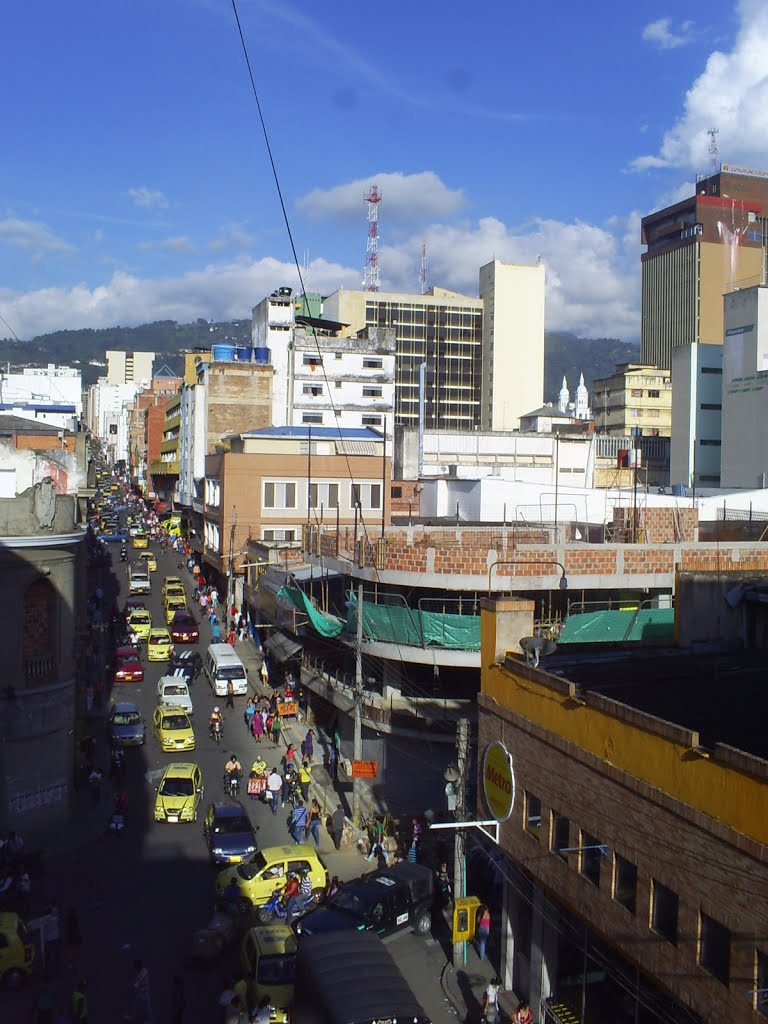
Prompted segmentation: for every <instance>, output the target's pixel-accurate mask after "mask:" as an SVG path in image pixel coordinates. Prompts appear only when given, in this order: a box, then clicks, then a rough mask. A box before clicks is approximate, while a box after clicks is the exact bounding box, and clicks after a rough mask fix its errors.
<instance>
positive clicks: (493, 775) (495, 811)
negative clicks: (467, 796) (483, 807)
mask: <svg viewBox="0 0 768 1024" xmlns="http://www.w3.org/2000/svg"><path fill="white" fill-rule="evenodd" d="M483 792H484V793H485V802H486V804H487V805H488V810H489V811H490V812H491V814H492V815H493V817H494V818H495V819H496V821H498V822H502V821H507V820H508V818H509V816H510V815H511V814H512V808H513V807H514V805H515V772H514V769H513V768H512V755H511V754H510V753H509V751H508V750H507V748H506V747H505V746H504V744H503V743H500V742H499V741H498V740H494V742H493V743H489V744H488V746H487V747H486V750H485V757H484V758H483Z"/></svg>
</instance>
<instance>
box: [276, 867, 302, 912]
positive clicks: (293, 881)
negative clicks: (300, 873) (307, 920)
mask: <svg viewBox="0 0 768 1024" xmlns="http://www.w3.org/2000/svg"><path fill="white" fill-rule="evenodd" d="M298 891H299V880H298V878H297V877H296V875H295V873H294V872H293V871H292V872H291V875H290V877H289V879H288V881H287V882H286V883H285V885H284V886H283V894H282V896H281V897H280V898H281V900H282V904H283V906H284V907H287V906H288V900H289V899H291V897H292V896H295V895H296V894H297V893H298Z"/></svg>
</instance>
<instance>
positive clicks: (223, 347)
mask: <svg viewBox="0 0 768 1024" xmlns="http://www.w3.org/2000/svg"><path fill="white" fill-rule="evenodd" d="M234 358H235V346H234V345H228V344H226V343H224V342H219V343H218V344H216V345H211V359H212V360H213V361H214V363H231V362H232V361H233V359H234Z"/></svg>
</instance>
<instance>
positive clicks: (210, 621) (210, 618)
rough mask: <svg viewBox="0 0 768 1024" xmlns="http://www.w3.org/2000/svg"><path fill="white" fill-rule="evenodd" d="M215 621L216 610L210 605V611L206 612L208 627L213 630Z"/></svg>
mask: <svg viewBox="0 0 768 1024" xmlns="http://www.w3.org/2000/svg"><path fill="white" fill-rule="evenodd" d="M215 621H216V609H215V608H214V606H213V605H211V610H210V611H209V612H208V625H209V626H210V627H211V629H213V624H214V622H215Z"/></svg>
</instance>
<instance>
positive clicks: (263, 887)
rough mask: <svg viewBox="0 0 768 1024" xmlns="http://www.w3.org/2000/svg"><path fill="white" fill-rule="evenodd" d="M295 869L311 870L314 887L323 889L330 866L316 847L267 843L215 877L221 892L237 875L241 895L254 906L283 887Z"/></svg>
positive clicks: (219, 892)
mask: <svg viewBox="0 0 768 1024" xmlns="http://www.w3.org/2000/svg"><path fill="white" fill-rule="evenodd" d="M292 871H295V872H296V873H297V874H301V872H303V871H308V872H309V877H310V880H311V882H312V891H313V892H315V890H320V891H321V892H324V891H325V889H326V886H327V885H328V870H327V868H326V866H325V864H324V863H323V861H322V860H321V858H320V857H319V855H318V853H317V851H316V850H315V849H314V848H313V847H311V846H307V845H305V844H304V843H302V844H300V845H299V846H268V847H267V848H266V849H264V850H259V851H258V852H257V853H254V855H253V856H252V857H249V858H248V860H246V861H243V863H242V864H238V865H237V867H232V868H225V869H224V870H223V871H221V872H220V873H219V876H218V878H217V879H216V892H217V893H218V894H219V895H221V893H223V892H224V890H225V889H226V888H227V886H228V885H229V883H230V881H231V880H232V879H234V880H235V881H236V883H237V885H238V888H239V889H240V897H241V899H243V900H244V901H246V902H248V903H250V904H251V905H252V906H254V907H259V906H262V905H263V904H265V903H267V902H268V901H269V898H270V897H271V895H272V893H273V891H274V890H275V889H282V888H283V886H284V885H285V883H286V882H287V881H288V876H289V875H290V874H291V872H292Z"/></svg>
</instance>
